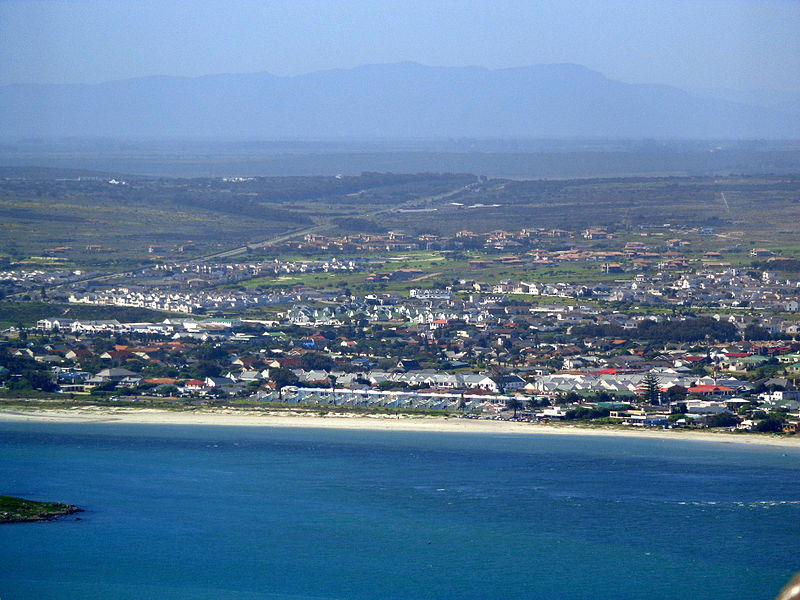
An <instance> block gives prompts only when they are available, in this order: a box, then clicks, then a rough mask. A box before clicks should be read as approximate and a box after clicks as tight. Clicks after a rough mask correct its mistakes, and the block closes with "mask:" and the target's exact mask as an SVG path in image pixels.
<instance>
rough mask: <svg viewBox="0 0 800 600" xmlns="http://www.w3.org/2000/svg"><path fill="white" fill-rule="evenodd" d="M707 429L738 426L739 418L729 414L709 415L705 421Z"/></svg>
mask: <svg viewBox="0 0 800 600" xmlns="http://www.w3.org/2000/svg"><path fill="white" fill-rule="evenodd" d="M707 423H708V426H709V427H734V426H736V425H738V424H739V418H738V417H737V416H736V415H734V414H731V413H729V412H723V413H718V414H716V415H711V416H710V417H709V419H708V421H707Z"/></svg>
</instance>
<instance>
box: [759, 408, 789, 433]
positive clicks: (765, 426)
mask: <svg viewBox="0 0 800 600" xmlns="http://www.w3.org/2000/svg"><path fill="white" fill-rule="evenodd" d="M783 422H784V417H783V415H780V414H778V413H770V414H769V415H768V416H767V418H766V419H764V420H763V421H759V422H758V423H756V431H759V432H761V433H780V432H781V431H783Z"/></svg>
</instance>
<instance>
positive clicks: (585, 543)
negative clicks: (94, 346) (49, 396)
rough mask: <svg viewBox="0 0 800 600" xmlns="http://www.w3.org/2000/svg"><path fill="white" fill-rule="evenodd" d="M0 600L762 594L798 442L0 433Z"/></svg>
mask: <svg viewBox="0 0 800 600" xmlns="http://www.w3.org/2000/svg"><path fill="white" fill-rule="evenodd" d="M0 492H2V493H5V494H12V495H17V496H25V497H30V498H34V499H45V500H59V501H64V502H69V503H72V504H77V505H79V506H81V507H83V508H85V509H86V512H84V513H83V514H81V515H80V517H81V520H80V521H74V520H71V519H66V520H62V521H58V522H52V523H30V524H14V525H5V526H2V527H0V598H2V600H25V599H36V600H43V599H48V598H53V599H56V598H57V599H59V600H61V599H65V598H67V599H70V598H80V599H95V598H113V599H128V598H136V599H141V598H165V599H173V598H175V599H177V598H180V599H184V598H187V599H188V598H191V599H206V598H207V599H215V600H218V599H226V598H232V599H255V598H265V599H322V598H342V599H361V598H396V599H403V598H431V599H439V598H458V599H464V598H503V599H506V598H526V599H559V600H563V599H577V598H586V599H588V598H592V599H595V598H610V599H616V598H619V599H646V600H655V599H659V600H660V599H669V598H676V599H681V600H702V599H706V598H707V599H712V598H713V599H714V600H719V599H731V600H749V599H754V600H757V599H764V600H767V599H770V598H773V597H774V596H775V595H776V594H777V591H778V590H779V589H780V588H781V586H782V585H783V584H784V583H785V582H786V580H787V579H788V578H789V576H790V575H791V574H792V573H793V572H795V571H798V570H800V552H798V550H799V549H800V450H795V449H782V448H771V447H742V446H739V445H732V444H717V443H703V442H682V441H672V440H667V441H660V440H644V439H625V438H617V439H611V438H602V437H591V436H586V437H577V436H576V437H573V436H548V435H540V436H530V437H522V436H511V435H497V436H493V435H484V434H472V435H462V434H440V433H409V432H358V431H331V430H315V429H283V428H280V429H270V428H245V427H203V426H191V427H182V426H150V425H120V424H108V425H96V424H94V425H76V424H46V423H35V424H28V423H0Z"/></svg>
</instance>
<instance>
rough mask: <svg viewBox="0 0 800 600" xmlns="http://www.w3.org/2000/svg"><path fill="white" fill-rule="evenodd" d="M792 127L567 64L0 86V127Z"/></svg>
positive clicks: (696, 130)
mask: <svg viewBox="0 0 800 600" xmlns="http://www.w3.org/2000/svg"><path fill="white" fill-rule="evenodd" d="M64 136H78V137H127V138H156V139H182V138H190V139H192V138H193V139H220V138H222V139H234V140H235V139H316V140H319V139H358V138H364V139H369V138H372V139H374V138H378V139H413V138H419V139H433V138H454V137H455V138H457V137H474V138H526V137H550V138H560V137H602V138H695V139H698V138H706V139H707V138H776V139H786V138H800V119H798V114H796V112H795V111H794V110H792V108H791V107H788V108H784V107H776V106H772V107H770V106H763V105H754V104H748V103H742V102H732V101H728V100H721V99H713V98H708V97H704V96H701V95H693V94H690V93H688V92H686V91H683V90H680V89H678V88H674V87H670V86H665V85H632V84H627V83H623V82H620V81H615V80H612V79H608V78H607V77H605V76H603V75H602V74H600V73H597V72H595V71H591V70H589V69H587V68H586V67H582V66H578V65H570V64H556V65H538V66H532V67H523V68H512V69H498V70H489V69H484V68H478V67H458V68H449V67H427V66H423V65H419V64H416V63H398V64H384V65H370V66H364V67H358V68H355V69H348V70H331V71H320V72H316V73H310V74H308V75H302V76H296V77H278V76H275V75H270V74H268V73H254V74H246V75H210V76H205V77H198V78H183V77H145V78H138V79H129V80H124V81H113V82H108V83H102V84H96V85H9V86H3V87H0V137H2V138H3V139H6V140H9V139H12V140H13V139H20V138H31V137H43V138H53V137H64Z"/></svg>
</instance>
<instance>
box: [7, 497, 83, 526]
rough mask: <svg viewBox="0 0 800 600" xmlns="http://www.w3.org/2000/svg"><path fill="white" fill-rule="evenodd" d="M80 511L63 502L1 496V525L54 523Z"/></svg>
mask: <svg viewBox="0 0 800 600" xmlns="http://www.w3.org/2000/svg"><path fill="white" fill-rule="evenodd" d="M80 510H81V509H80V508H78V507H77V506H73V505H71V504H64V503H62V502H37V501H35V500H25V499H24V498H16V497H15V496H0V523H21V522H25V521H52V520H53V519H55V518H56V517H61V516H64V515H71V514H73V513H76V512H80Z"/></svg>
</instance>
